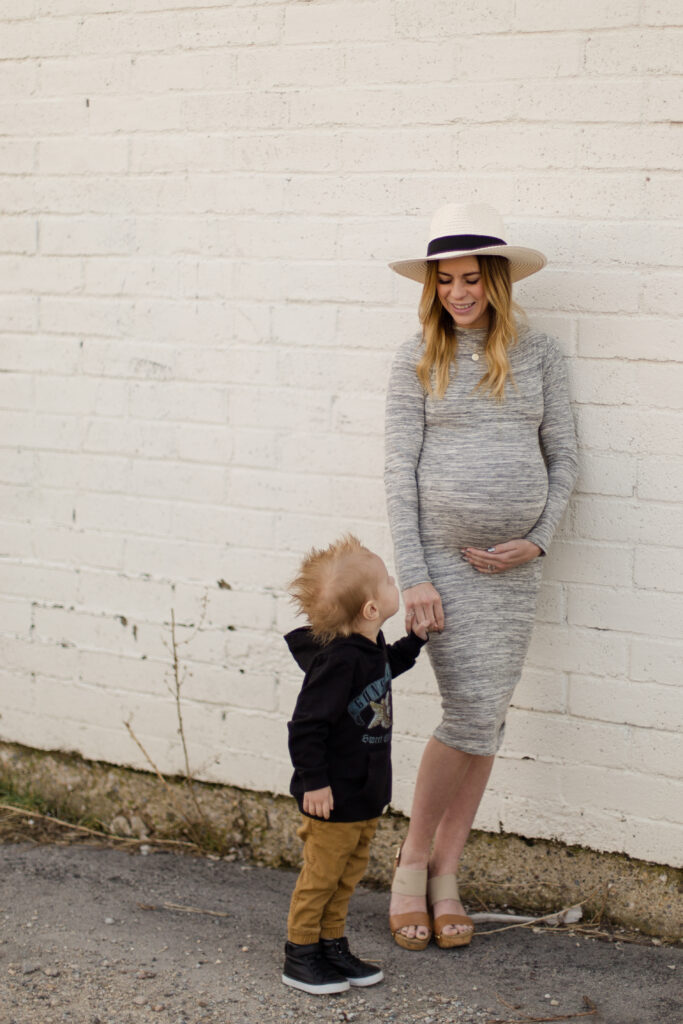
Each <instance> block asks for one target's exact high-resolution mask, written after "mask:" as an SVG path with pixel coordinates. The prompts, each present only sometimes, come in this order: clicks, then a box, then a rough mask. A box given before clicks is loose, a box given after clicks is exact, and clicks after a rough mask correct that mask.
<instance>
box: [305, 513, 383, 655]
mask: <svg viewBox="0 0 683 1024" xmlns="http://www.w3.org/2000/svg"><path fill="white" fill-rule="evenodd" d="M373 557H374V556H373V553H372V551H370V550H369V549H368V548H366V547H364V545H363V544H361V542H360V541H359V540H358V538H357V537H354V536H353V535H352V534H350V533H347V534H345V535H344V536H343V537H341V538H340V539H339V540H337V541H335V542H334V544H330V546H329V547H327V548H323V549H320V550H318V549H316V548H312V549H311V550H310V551H309V552H308V554H307V555H306V557H305V558H304V560H303V562H302V563H301V568H300V569H299V572H298V574H297V576H295V578H294V579H293V580H292V582H291V583H290V584H289V587H288V590H289V593H290V595H291V597H292V600H293V601H294V604H295V605H296V606H297V608H298V610H299V611H300V612H303V613H304V615H306V617H307V618H308V621H309V623H310V626H311V631H312V632H313V635H314V636H315V638H316V639H317V640H320V641H321V642H322V643H324V644H326V643H329V642H330V640H334V638H335V637H338V636H348V635H349V634H350V633H352V632H353V627H354V625H355V623H356V622H357V621H358V617H359V616H360V614H361V612H362V610H363V605H364V604H365V603H366V601H368V600H370V598H372V597H374V596H376V595H375V590H376V587H377V576H378V574H377V566H375V565H374V564H373Z"/></svg>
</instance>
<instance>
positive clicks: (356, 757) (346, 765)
mask: <svg viewBox="0 0 683 1024" xmlns="http://www.w3.org/2000/svg"><path fill="white" fill-rule="evenodd" d="M285 641H286V643H287V645H288V646H289V649H290V651H291V652H292V654H293V656H294V658H295V660H296V661H297V663H298V665H299V666H300V667H301V668H302V669H303V670H304V672H305V673H306V676H305V678H304V683H303V686H302V688H301V693H300V694H299V697H298V700H297V702H296V707H295V708H294V714H293V715H292V720H291V722H289V723H288V728H289V753H290V756H291V758H292V764H293V765H294V775H293V776H292V782H291V785H290V787H289V788H290V792H291V793H292V795H293V796H295V797H296V799H297V802H298V804H299V808H300V809H301V812H302V813H304V811H303V796H304V793H305V792H307V791H308V790H311V789H323V788H324V787H325V786H331V788H332V795H333V797H334V809H333V810H332V812H331V813H330V818H329V820H330V821H366V820H367V819H368V818H376V817H378V816H379V815H380V814H381V813H382V810H383V809H384V807H386V805H387V804H388V803H389V800H390V799H391V723H392V712H391V680H392V677H394V676H398V675H400V674H401V672H405V671H406V670H407V669H409V668H412V666H413V665H414V664H415V660H416V658H417V656H418V654H419V653H420V648H421V647H422V646H423V644H424V643H426V641H424V640H421V639H420V637H419V636H416V635H415V633H409V634H408V635H407V636H405V637H403V638H402V639H401V640H398V641H397V642H396V643H395V644H387V643H386V641H385V639H384V636H383V635H382V633H381V632H380V634H379V636H378V637H377V642H376V643H373V641H372V640H369V639H368V638H367V637H364V636H361V634H360V633H352V634H351V636H346V637H338V638H337V639H335V640H332V641H331V642H330V643H328V644H325V645H323V644H320V643H319V642H317V641H316V640H315V639H314V637H313V634H312V633H311V630H310V628H309V627H308V626H302V627H301V628H299V629H295V630H292V632H291V633H288V634H287V635H286V636H285ZM310 817H312V815H310Z"/></svg>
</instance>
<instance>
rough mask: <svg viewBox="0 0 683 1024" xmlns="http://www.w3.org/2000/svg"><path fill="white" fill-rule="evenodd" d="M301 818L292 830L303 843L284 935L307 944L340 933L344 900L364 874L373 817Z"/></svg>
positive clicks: (343, 913) (343, 920)
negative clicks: (301, 865) (295, 828)
mask: <svg viewBox="0 0 683 1024" xmlns="http://www.w3.org/2000/svg"><path fill="white" fill-rule="evenodd" d="M301 818H302V824H301V826H300V828H299V829H298V830H297V835H298V836H299V839H301V840H303V844H304V866H303V867H302V869H301V872H300V874H299V877H298V879H297V882H296V885H295V887H294V892H293V893H292V901H291V903H290V905H289V916H288V917H287V938H288V939H289V941H290V942H297V943H299V944H301V945H307V944H308V943H310V942H317V941H318V939H340V938H341V937H342V935H343V934H344V925H345V923H346V912H347V910H348V907H349V900H350V899H351V894H352V893H353V890H354V889H355V888H356V886H357V885H358V883H359V882H360V880H361V878H362V877H363V875H364V874H365V869H366V867H367V864H368V858H369V856H370V842H371V840H372V837H373V836H374V834H375V829H376V828H377V822H378V821H379V819H378V818H371V819H370V820H368V821H324V820H323V819H322V818H320V819H318V818H307V817H306V816H305V815H302V816H301Z"/></svg>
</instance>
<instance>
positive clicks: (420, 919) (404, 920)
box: [389, 910, 432, 934]
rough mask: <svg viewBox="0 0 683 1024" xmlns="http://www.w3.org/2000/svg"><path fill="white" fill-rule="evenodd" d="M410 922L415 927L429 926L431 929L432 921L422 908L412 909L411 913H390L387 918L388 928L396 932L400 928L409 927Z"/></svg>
mask: <svg viewBox="0 0 683 1024" xmlns="http://www.w3.org/2000/svg"><path fill="white" fill-rule="evenodd" d="M411 924H414V925H415V927H416V928H421V927H423V926H424V927H425V928H429V929H430V931H431V927H432V922H431V918H430V916H429V914H426V913H425V912H424V910H414V911H413V912H412V914H392V915H391V917H390V918H389V930H390V931H391V932H392V934H393V933H394V932H398V931H400V930H401V928H409V927H410V925H411Z"/></svg>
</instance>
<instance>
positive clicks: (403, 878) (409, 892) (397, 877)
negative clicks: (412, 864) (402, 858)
mask: <svg viewBox="0 0 683 1024" xmlns="http://www.w3.org/2000/svg"><path fill="white" fill-rule="evenodd" d="M391 891H392V892H395V893H397V894H398V895H399V896H424V895H425V893H426V892H427V869H426V868H423V869H422V870H420V869H414V868H401V867H397V868H396V870H395V871H394V879H393V881H392V883H391Z"/></svg>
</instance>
